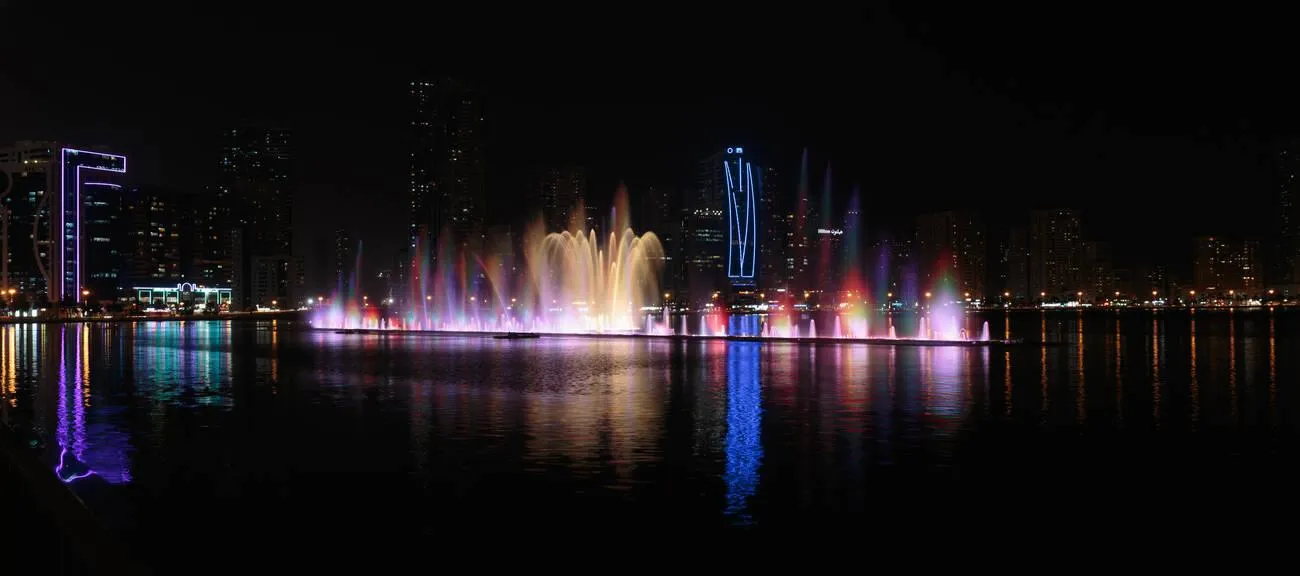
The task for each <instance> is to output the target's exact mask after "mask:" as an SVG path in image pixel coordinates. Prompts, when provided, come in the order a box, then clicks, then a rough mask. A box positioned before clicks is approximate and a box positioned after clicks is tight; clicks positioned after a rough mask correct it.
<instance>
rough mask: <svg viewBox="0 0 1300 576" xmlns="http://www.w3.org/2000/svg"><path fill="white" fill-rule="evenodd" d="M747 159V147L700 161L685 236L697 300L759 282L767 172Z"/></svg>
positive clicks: (688, 268)
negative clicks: (762, 203)
mask: <svg viewBox="0 0 1300 576" xmlns="http://www.w3.org/2000/svg"><path fill="white" fill-rule="evenodd" d="M745 158H746V154H745V148H744V147H742V146H732V147H728V148H725V149H722V150H719V151H718V152H717V153H715V154H712V155H710V156H709V157H708V158H705V159H704V160H702V161H700V172H699V179H698V180H697V182H696V191H695V195H694V198H692V199H689V201H688V203H687V204H688V206H689V208H688V222H689V224H688V226H687V230H686V233H685V234H684V236H685V238H684V242H685V243H686V244H687V247H686V249H685V255H686V264H687V282H689V283H690V287H691V292H692V297H695V298H700V297H702V296H705V295H708V294H710V293H712V292H714V291H718V290H721V289H723V288H725V287H727V286H728V284H731V283H735V284H737V285H742V284H743V285H747V286H752V285H753V283H754V282H755V281H756V280H757V264H756V259H757V248H758V247H759V244H760V243H759V242H758V237H759V234H760V231H759V229H758V221H759V217H758V205H759V200H758V198H757V191H758V190H761V189H762V173H763V171H762V168H761V167H760V166H757V165H754V164H752V163H751V162H749V161H747V160H746V159H745ZM742 252H743V254H742ZM729 279H730V280H731V282H729V281H728V280H729Z"/></svg>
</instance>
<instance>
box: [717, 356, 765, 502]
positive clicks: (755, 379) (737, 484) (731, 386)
mask: <svg viewBox="0 0 1300 576" xmlns="http://www.w3.org/2000/svg"><path fill="white" fill-rule="evenodd" d="M761 346H762V345H761V344H758V343H753V342H730V343H728V346H727V473H726V483H727V509H726V513H727V515H728V516H731V517H733V518H734V519H735V520H736V523H737V524H742V525H747V524H750V523H751V521H752V518H751V515H750V512H749V499H750V497H751V496H753V495H754V491H755V490H756V489H757V488H758V467H759V464H760V463H762V460H763V445H762V442H761V438H760V431H759V422H760V418H761V416H762V413H763V407H762V403H761V400H760V398H761V391H762V386H761V378H760V376H759V374H760V372H759V353H760V350H761Z"/></svg>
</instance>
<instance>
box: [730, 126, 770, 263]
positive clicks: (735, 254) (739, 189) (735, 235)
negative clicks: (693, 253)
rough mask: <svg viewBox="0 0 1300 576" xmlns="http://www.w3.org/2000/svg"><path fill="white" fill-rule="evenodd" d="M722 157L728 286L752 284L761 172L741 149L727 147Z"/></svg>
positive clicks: (757, 245)
mask: <svg viewBox="0 0 1300 576" xmlns="http://www.w3.org/2000/svg"><path fill="white" fill-rule="evenodd" d="M727 150H728V154H727V156H726V157H725V159H724V160H723V164H722V173H723V175H724V176H725V180H724V182H725V184H726V193H725V196H724V198H723V200H724V202H725V206H726V210H725V214H726V218H727V278H728V280H730V281H731V285H732V286H746V287H753V286H754V285H755V284H756V283H757V281H758V252H759V248H760V247H761V246H762V242H760V240H759V228H758V221H759V218H758V206H759V204H758V193H757V189H758V187H759V186H761V185H762V178H763V173H762V170H761V169H760V170H759V173H758V176H757V178H755V175H754V166H753V165H752V164H751V163H749V162H747V161H745V157H744V154H743V150H742V149H737V148H728V149H727Z"/></svg>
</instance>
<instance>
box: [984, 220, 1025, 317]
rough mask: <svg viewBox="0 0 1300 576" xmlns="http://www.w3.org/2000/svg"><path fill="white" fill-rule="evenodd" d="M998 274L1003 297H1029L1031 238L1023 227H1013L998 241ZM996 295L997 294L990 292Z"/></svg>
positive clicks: (1019, 298)
mask: <svg viewBox="0 0 1300 576" xmlns="http://www.w3.org/2000/svg"><path fill="white" fill-rule="evenodd" d="M995 257H996V258H997V270H996V273H995V274H996V276H997V278H998V282H997V284H998V289H999V291H1000V292H1001V295H1002V297H1003V298H1009V299H1011V300H1024V299H1031V298H1029V240H1028V234H1027V233H1026V232H1025V229H1024V228H1023V227H1018V226H1017V227H1012V228H1010V229H1007V230H1006V235H1005V236H1003V237H1001V238H1000V239H999V241H998V245H997V249H996V251H995ZM988 296H990V297H992V296H996V294H988Z"/></svg>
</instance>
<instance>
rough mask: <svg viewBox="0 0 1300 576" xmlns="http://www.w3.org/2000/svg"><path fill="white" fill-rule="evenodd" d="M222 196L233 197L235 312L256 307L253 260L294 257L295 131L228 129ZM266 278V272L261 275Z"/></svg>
mask: <svg viewBox="0 0 1300 576" xmlns="http://www.w3.org/2000/svg"><path fill="white" fill-rule="evenodd" d="M223 138H224V142H223V145H222V149H221V160H220V162H219V164H218V167H219V175H218V184H217V190H216V192H217V194H218V195H219V196H221V197H225V198H229V199H230V206H231V209H230V224H229V225H228V226H227V227H225V229H228V230H230V231H231V240H230V246H231V260H232V266H231V273H230V277H231V288H232V292H233V298H234V301H233V305H234V306H235V308H236V309H245V308H248V307H250V306H253V305H254V304H255V302H254V301H253V300H254V299H253V292H254V291H253V286H252V285H251V284H250V282H251V281H252V279H253V272H254V271H253V265H254V259H255V258H258V257H264V256H275V257H277V258H278V259H280V260H284V261H287V260H290V259H291V256H292V254H293V188H292V185H291V181H290V178H289V163H290V133H289V131H288V130H284V129H280V128H267V127H257V126H250V127H245V128H235V129H231V130H227V131H225V133H224V134H223ZM262 276H263V277H266V274H263V275H262Z"/></svg>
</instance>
